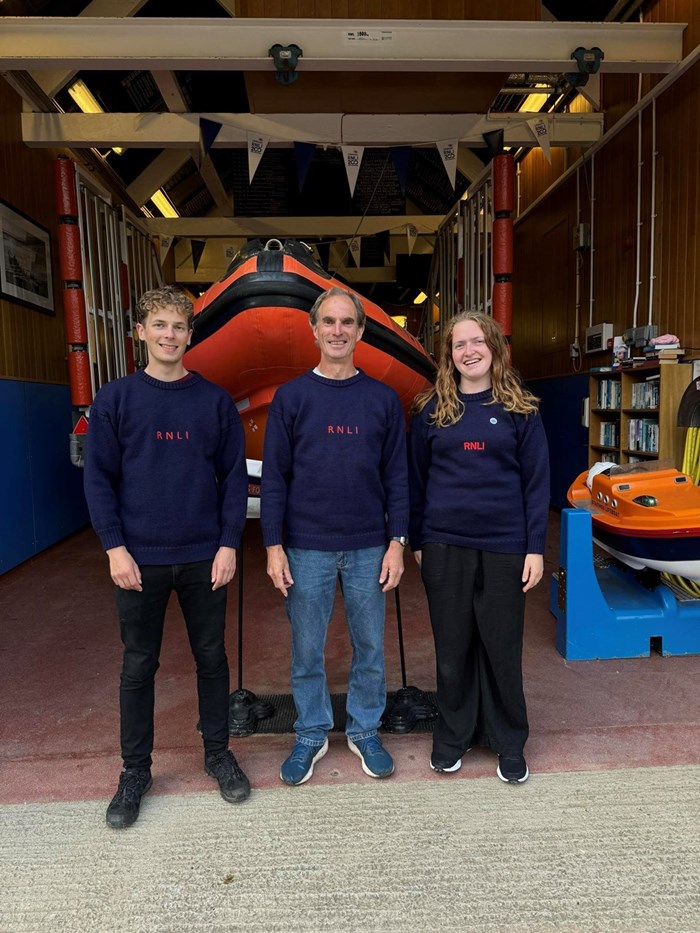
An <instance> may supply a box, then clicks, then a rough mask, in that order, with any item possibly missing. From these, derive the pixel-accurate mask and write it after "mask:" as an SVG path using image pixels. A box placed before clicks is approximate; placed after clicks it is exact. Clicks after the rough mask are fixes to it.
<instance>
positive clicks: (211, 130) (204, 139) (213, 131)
mask: <svg viewBox="0 0 700 933" xmlns="http://www.w3.org/2000/svg"><path fill="white" fill-rule="evenodd" d="M222 126H223V123H215V122H214V120H207V119H206V117H200V118H199V146H200V148H201V150H202V155H203V156H205V155H206V154H207V153H208V152H209V150H210V149H211V147H212V146H213V145H214V140H215V139H216V137H217V136H218V135H219V130H220V129H221V127H222Z"/></svg>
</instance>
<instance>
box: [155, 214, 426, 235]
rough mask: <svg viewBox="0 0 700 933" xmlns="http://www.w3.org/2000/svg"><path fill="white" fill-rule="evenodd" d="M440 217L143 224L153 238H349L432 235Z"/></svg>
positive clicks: (204, 220)
mask: <svg viewBox="0 0 700 933" xmlns="http://www.w3.org/2000/svg"><path fill="white" fill-rule="evenodd" d="M443 220H444V217H443V215H442V214H410V215H404V214H400V215H395V216H389V217H387V216H381V217H380V216H376V217H375V216H367V217H363V218H360V217H173V218H170V217H148V218H146V219H145V221H144V224H145V226H146V228H147V229H148V232H149V233H151V234H153V235H154V236H159V235H163V236H176V237H195V238H199V239H202V238H207V237H260V238H261V239H269V238H273V237H282V238H284V237H295V238H299V237H301V238H302V239H303V238H304V237H352V236H372V235H374V234H376V233H384V232H385V231H387V230H388V231H390V232H392V233H400V232H402V231H404V230H405V228H406V225H407V224H412V225H413V226H414V227H415V228H416V230H417V231H418V233H419V234H422V233H435V231H436V230H437V229H438V227H439V226H440V224H441V223H442V221H443Z"/></svg>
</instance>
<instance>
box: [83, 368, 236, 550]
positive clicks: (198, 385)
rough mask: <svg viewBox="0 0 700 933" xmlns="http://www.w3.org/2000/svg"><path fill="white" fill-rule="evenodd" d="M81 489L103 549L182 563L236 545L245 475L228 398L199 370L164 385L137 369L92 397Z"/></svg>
mask: <svg viewBox="0 0 700 933" xmlns="http://www.w3.org/2000/svg"><path fill="white" fill-rule="evenodd" d="M85 495H86V498H87V503H88V507H89V509H90V518H91V520H92V524H93V527H94V528H95V531H96V532H97V534H98V535H99V537H100V541H101V542H102V546H103V548H104V549H105V550H109V549H110V548H113V547H119V546H120V545H125V546H126V548H127V550H128V551H129V553H130V554H131V556H132V557H133V558H134V560H135V561H136V563H137V564H181V563H191V562H193V561H198V560H209V559H211V558H213V557H214V555H215V554H216V552H217V550H218V549H219V547H221V546H224V547H232V548H237V547H238V546H239V544H240V539H241V534H242V531H243V526H244V524H245V515H246V505H247V498H248V475H247V470H246V460H245V439H244V435H243V426H242V425H241V419H240V418H239V416H238V412H237V411H236V407H235V405H234V404H233V402H232V401H231V398H230V396H229V395H228V394H227V393H226V392H224V390H223V389H221V388H219V386H216V385H214V384H213V383H211V382H208V381H207V380H206V379H203V378H202V377H201V376H200V375H199V374H198V373H192V374H191V375H190V377H189V378H186V379H182V380H179V381H177V382H161V381H160V380H158V379H153V378H152V377H151V376H148V375H147V374H146V373H145V372H143V371H139V372H137V373H134V374H133V375H131V376H125V377H124V378H123V379H116V380H114V381H113V382H109V383H107V385H105V386H104V387H103V388H102V389H100V391H99V392H98V393H97V396H96V397H95V401H94V403H93V405H92V409H91V412H90V429H89V431H88V436H87V451H86V456H85Z"/></svg>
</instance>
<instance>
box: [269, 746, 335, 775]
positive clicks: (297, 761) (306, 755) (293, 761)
mask: <svg viewBox="0 0 700 933" xmlns="http://www.w3.org/2000/svg"><path fill="white" fill-rule="evenodd" d="M327 751H328V739H326V741H325V742H324V743H323V745H321V746H319V745H305V744H304V743H303V742H296V743H295V745H294V748H293V749H292V752H291V754H290V755H289V757H288V758H285V760H284V761H283V762H282V767H281V768H280V778H281V779H282V780H283V781H284V783H285V784H291V785H296V784H305V783H306V781H308V780H309V778H310V777H311V775H312V774H313V773H314V765H315V764H316V762H317V761H320V759H321V758H323V756H324V755H325V754H326V752H327Z"/></svg>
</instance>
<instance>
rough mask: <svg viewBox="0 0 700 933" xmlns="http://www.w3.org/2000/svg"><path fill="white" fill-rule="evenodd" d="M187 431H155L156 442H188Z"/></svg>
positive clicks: (188, 435)
mask: <svg viewBox="0 0 700 933" xmlns="http://www.w3.org/2000/svg"><path fill="white" fill-rule="evenodd" d="M189 439H190V432H189V431H156V440H157V441H188V440H189Z"/></svg>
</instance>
